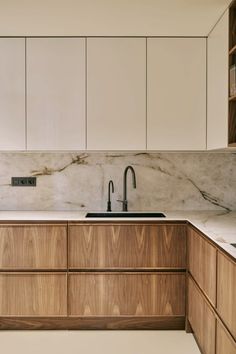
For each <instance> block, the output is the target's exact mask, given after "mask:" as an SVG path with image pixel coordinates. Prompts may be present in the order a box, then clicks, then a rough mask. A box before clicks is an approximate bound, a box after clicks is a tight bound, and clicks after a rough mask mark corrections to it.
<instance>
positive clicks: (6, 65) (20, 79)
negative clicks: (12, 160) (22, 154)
mask: <svg viewBox="0 0 236 354" xmlns="http://www.w3.org/2000/svg"><path fill="white" fill-rule="evenodd" d="M24 149H25V39H24V38H0V150H24Z"/></svg>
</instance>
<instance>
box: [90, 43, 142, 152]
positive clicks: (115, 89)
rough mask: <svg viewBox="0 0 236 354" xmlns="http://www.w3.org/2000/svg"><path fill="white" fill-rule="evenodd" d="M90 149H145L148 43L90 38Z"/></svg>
mask: <svg viewBox="0 0 236 354" xmlns="http://www.w3.org/2000/svg"><path fill="white" fill-rule="evenodd" d="M87 148H88V149H89V150H145V149H146V39H144V38H88V40H87Z"/></svg>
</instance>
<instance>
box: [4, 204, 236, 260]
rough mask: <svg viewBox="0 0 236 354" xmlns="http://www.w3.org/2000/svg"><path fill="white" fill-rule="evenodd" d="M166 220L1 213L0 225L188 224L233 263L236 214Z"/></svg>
mask: <svg viewBox="0 0 236 354" xmlns="http://www.w3.org/2000/svg"><path fill="white" fill-rule="evenodd" d="M163 212H164V214H165V215H166V218H135V219H134V218H127V217H126V218H114V219H113V218H109V219H105V218H89V219H86V218H85V215H86V212H85V211H84V212H83V211H0V221H88V222H89V221H90V222H91V221H108V220H109V221H131V220H132V221H180V220H181V221H188V222H190V223H191V224H192V225H193V226H195V227H196V228H197V229H198V230H199V231H201V232H202V233H203V234H205V235H206V236H207V237H208V238H209V239H211V240H212V241H213V242H215V244H216V245H218V246H220V247H221V248H222V249H223V250H225V251H226V252H227V253H228V254H229V255H230V256H231V257H233V258H234V259H236V248H235V247H233V246H232V245H231V243H236V211H232V212H227V211H221V210H217V211H209V210H206V211H163Z"/></svg>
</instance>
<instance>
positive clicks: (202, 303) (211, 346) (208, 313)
mask: <svg viewBox="0 0 236 354" xmlns="http://www.w3.org/2000/svg"><path fill="white" fill-rule="evenodd" d="M188 320H189V322H190V324H191V327H192V329H193V332H194V334H195V337H196V339H197V342H198V344H199V346H200V348H201V350H202V353H204V354H215V326H216V323H215V322H216V320H215V316H214V313H213V311H212V310H211V309H210V307H209V305H208V304H207V302H206V300H204V297H203V295H202V294H201V293H200V291H199V289H198V288H197V286H196V285H195V284H194V282H193V280H192V279H191V278H190V277H189V281H188Z"/></svg>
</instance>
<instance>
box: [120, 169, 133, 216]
mask: <svg viewBox="0 0 236 354" xmlns="http://www.w3.org/2000/svg"><path fill="white" fill-rule="evenodd" d="M129 170H130V171H131V173H132V179H133V187H134V188H136V176H135V172H134V169H133V167H132V166H127V167H126V168H125V170H124V177H123V200H118V202H121V203H122V204H123V207H122V210H123V211H128V200H127V173H128V171H129Z"/></svg>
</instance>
